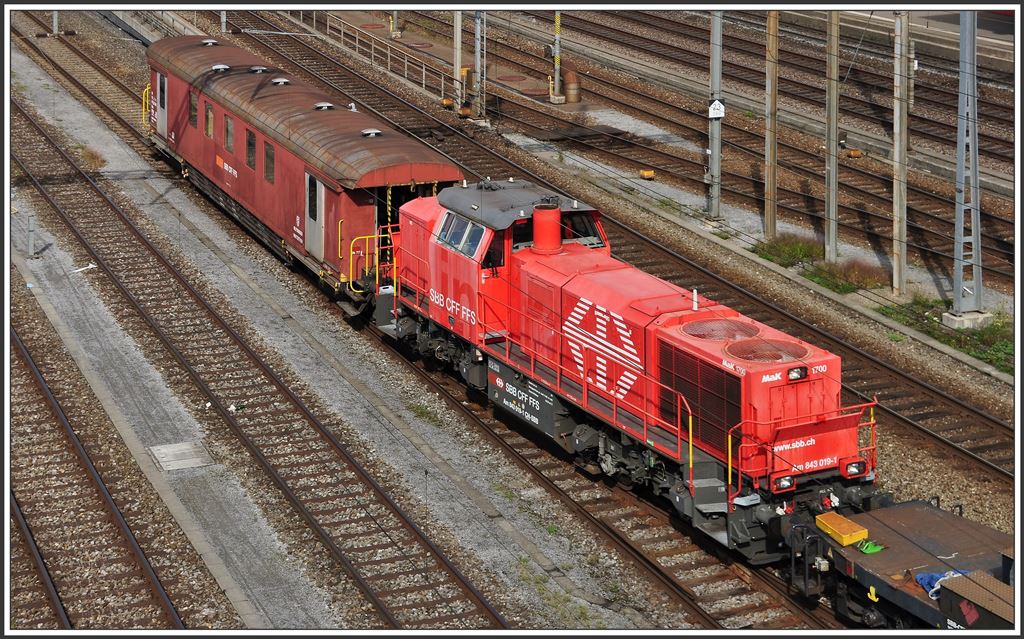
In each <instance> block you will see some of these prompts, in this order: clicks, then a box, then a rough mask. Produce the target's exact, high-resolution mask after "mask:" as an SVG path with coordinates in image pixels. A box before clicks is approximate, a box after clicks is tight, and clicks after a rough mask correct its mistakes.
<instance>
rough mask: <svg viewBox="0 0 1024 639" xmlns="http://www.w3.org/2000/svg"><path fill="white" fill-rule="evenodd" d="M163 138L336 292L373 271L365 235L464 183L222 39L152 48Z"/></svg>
mask: <svg viewBox="0 0 1024 639" xmlns="http://www.w3.org/2000/svg"><path fill="white" fill-rule="evenodd" d="M147 55H148V58H149V66H150V74H151V77H150V82H151V85H150V86H151V88H150V95H149V118H150V126H151V129H152V133H153V134H152V136H151V138H152V139H153V141H154V143H155V144H156V145H157V146H158V148H160V149H161V150H162V151H163V152H165V153H167V154H168V155H170V156H171V157H173V158H174V159H176V160H177V161H178V162H179V163H180V164H181V166H182V170H183V171H184V172H185V173H186V175H188V177H189V178H190V179H191V180H192V181H193V182H195V183H196V184H197V186H199V187H200V188H201V189H202V190H203V191H205V192H206V193H207V194H208V195H210V197H211V198H213V199H214V200H215V201H217V202H218V204H220V205H221V206H222V207H223V208H224V209H225V210H227V211H228V212H229V213H230V214H231V215H232V216H233V217H234V218H235V219H236V220H238V221H239V222H240V223H242V224H243V225H244V226H246V227H247V228H248V229H249V230H250V231H252V232H253V233H254V234H255V235H257V236H258V237H260V238H261V239H262V240H263V241H264V242H265V243H267V244H268V245H269V246H270V247H271V248H273V249H274V250H275V252H277V253H278V255H280V256H281V257H282V258H283V259H286V260H288V261H291V260H295V259H297V260H300V261H302V262H304V263H305V264H306V266H307V267H308V268H310V269H311V270H312V271H313V272H315V273H319V275H320V277H321V278H322V280H323V281H324V282H325V283H326V284H328V285H329V286H331V287H332V288H333V289H335V290H339V289H340V288H341V286H342V284H344V283H350V286H351V287H352V288H353V289H355V290H362V288H361V287H360V286H359V285H358V284H357V283H355V282H354V281H353V280H356V279H358V278H359V277H361V276H362V275H363V274H364V273H366V272H367V271H370V272H372V271H374V269H375V266H376V265H375V264H374V263H372V262H369V261H368V260H373V259H375V257H376V255H375V254H374V252H373V251H372V250H367V241H368V240H367V238H375V237H376V236H377V229H378V227H380V226H382V225H384V226H386V225H387V224H389V223H392V222H396V221H397V216H398V208H399V207H400V206H401V205H402V204H404V203H405V202H407V201H409V200H411V199H414V198H416V197H419V196H422V195H432V194H434V193H436V192H437V190H438V189H439V188H440V187H444V186H447V185H449V184H451V183H453V182H455V181H456V180H459V179H461V178H462V173H461V171H460V170H459V169H458V167H456V166H455V165H454V164H452V163H451V162H450V161H448V160H447V159H446V158H445V157H444V156H442V155H441V154H439V153H437V152H436V151H434V150H432V149H430V148H429V147H427V146H426V145H423V144H420V143H418V142H417V141H415V140H413V139H411V138H409V137H407V136H405V135H402V134H400V133H398V132H397V131H394V130H392V129H390V128H388V127H386V126H385V125H383V124H382V123H381V122H379V121H378V120H376V119H375V118H373V117H371V116H369V115H367V114H364V113H361V112H359V111H357V110H355V106H354V105H340V106H338V105H334V104H332V103H331V99H332V98H331V97H330V96H328V95H327V94H326V93H323V92H322V91H319V90H317V89H315V88H313V87H311V86H309V85H307V84H304V83H303V82H301V81H299V80H297V79H295V78H294V76H291V75H289V74H287V73H284V72H283V71H281V70H280V69H275V68H268V67H267V66H266V64H267V63H266V62H265V61H263V60H261V59H260V58H259V57H257V56H255V55H253V54H251V53H249V52H247V51H245V50H243V49H240V48H238V47H235V46H230V45H227V44H224V43H220V42H218V41H217V40H215V39H213V38H204V37H202V36H184V37H176V38H164V39H162V40H158V41H156V42H154V43H153V44H152V45H150V47H149V49H148V53H147Z"/></svg>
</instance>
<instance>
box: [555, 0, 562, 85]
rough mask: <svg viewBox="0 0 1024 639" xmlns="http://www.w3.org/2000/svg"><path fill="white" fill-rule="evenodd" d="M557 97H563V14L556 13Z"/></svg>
mask: <svg viewBox="0 0 1024 639" xmlns="http://www.w3.org/2000/svg"><path fill="white" fill-rule="evenodd" d="M554 53H555V95H562V12H561V11H555V50H554Z"/></svg>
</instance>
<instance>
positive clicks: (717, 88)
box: [708, 11, 722, 220]
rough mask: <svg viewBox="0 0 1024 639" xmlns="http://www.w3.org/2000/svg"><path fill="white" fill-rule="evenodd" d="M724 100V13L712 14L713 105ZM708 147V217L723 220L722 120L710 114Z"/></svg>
mask: <svg viewBox="0 0 1024 639" xmlns="http://www.w3.org/2000/svg"><path fill="white" fill-rule="evenodd" d="M721 99H722V12H721V11H712V12H711V103H712V104H714V103H715V102H721ZM708 115H709V124H708V146H709V147H710V148H709V151H710V153H711V163H710V166H709V169H708V173H709V175H710V179H711V184H710V187H709V189H708V217H709V218H711V219H712V220H717V219H720V218H721V212H720V208H721V195H722V118H721V117H713V114H711V113H710V112H709V114H708Z"/></svg>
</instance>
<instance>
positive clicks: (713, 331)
mask: <svg viewBox="0 0 1024 639" xmlns="http://www.w3.org/2000/svg"><path fill="white" fill-rule="evenodd" d="M679 330H681V331H682V332H684V333H686V334H687V335H690V336H693V337H699V338H700V339H710V340H716V341H721V340H726V339H729V340H733V339H745V338H747V337H753V336H755V335H757V333H758V330H757V327H756V326H753V325H751V324H745V323H744V322H740V321H738V320H734V319H708V320H697V321H696V322H690V323H688V324H684V325H682V326H681V327H679Z"/></svg>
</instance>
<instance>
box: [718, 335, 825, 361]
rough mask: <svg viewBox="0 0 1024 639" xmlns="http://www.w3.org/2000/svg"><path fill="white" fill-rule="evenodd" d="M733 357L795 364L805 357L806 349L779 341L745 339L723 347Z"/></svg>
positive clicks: (795, 344)
mask: <svg viewBox="0 0 1024 639" xmlns="http://www.w3.org/2000/svg"><path fill="white" fill-rule="evenodd" d="M725 352H726V353H728V354H729V355H732V356H733V357H736V358H739V359H745V360H747V361H750V362H780V363H781V362H795V361H797V360H800V359H803V358H805V357H807V349H806V348H804V347H803V346H801V345H800V344H797V343H796V342H786V341H783V340H779V339H746V340H743V341H742V342H733V343H732V344H729V345H728V346H726V347H725Z"/></svg>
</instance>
